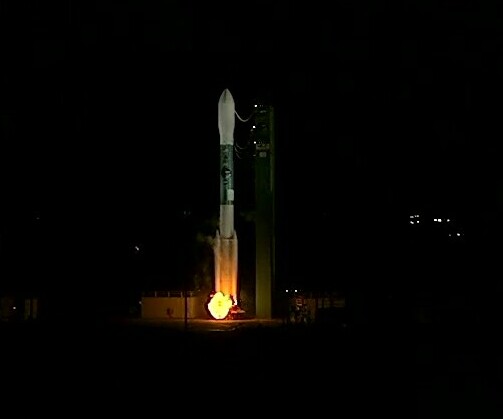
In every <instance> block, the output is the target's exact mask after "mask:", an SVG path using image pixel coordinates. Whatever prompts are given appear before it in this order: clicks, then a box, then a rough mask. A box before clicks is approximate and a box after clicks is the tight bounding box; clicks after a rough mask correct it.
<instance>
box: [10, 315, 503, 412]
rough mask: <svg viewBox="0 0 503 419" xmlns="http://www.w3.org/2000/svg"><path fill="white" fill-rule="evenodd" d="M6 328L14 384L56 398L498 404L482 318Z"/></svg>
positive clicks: (169, 407) (312, 405)
mask: <svg viewBox="0 0 503 419" xmlns="http://www.w3.org/2000/svg"><path fill="white" fill-rule="evenodd" d="M0 332H1V334H2V339H1V341H2V348H3V355H4V357H3V360H4V362H3V364H4V368H3V376H4V383H5V384H7V388H8V391H9V392H11V393H12V394H18V395H19V394H24V395H28V394H29V395H30V400H33V399H32V397H34V398H36V397H38V396H42V398H45V400H47V398H46V397H52V398H53V399H54V398H56V399H57V401H56V400H55V399H54V400H55V401H54V403H55V404H56V405H60V404H61V403H62V402H63V401H65V402H70V401H73V402H72V403H77V404H76V406H81V404H82V403H84V401H83V400H85V403H84V405H86V406H98V404H99V403H102V401H104V403H105V404H106V405H113V406H115V408H116V409H120V410H122V409H124V408H125V409H126V410H128V406H129V405H130V404H131V403H134V404H139V405H140V406H143V408H144V409H152V410H154V411H156V412H157V415H158V414H159V413H162V414H163V415H168V414H173V413H174V412H175V411H176V412H180V409H182V408H185V409H187V415H189V416H192V415H196V414H198V413H196V412H197V411H198V410H200V409H201V410H202V411H203V412H204V411H206V413H205V414H210V413H211V412H212V411H213V410H218V411H220V413H219V415H220V416H221V414H222V413H223V414H225V415H226V416H236V415H237V416H242V415H245V416H246V417H248V416H249V415H251V414H252V412H256V413H258V414H260V413H262V414H264V413H267V415H270V412H271V411H270V410H269V409H276V410H275V411H277V412H278V414H279V413H280V412H283V413H284V415H291V414H295V415H297V416H299V415H303V416H304V415H314V416H326V415H329V416H332V415H336V413H337V414H339V413H342V412H343V411H346V412H349V413H352V415H351V417H360V416H361V414H362V415H363V414H365V416H362V417H367V415H369V414H371V415H372V416H381V414H384V413H383V412H386V414H385V415H384V417H390V416H393V417H395V414H396V417H403V418H413V417H418V418H437V417H442V418H447V417H453V418H454V417H456V418H459V417H480V418H490V417H498V416H499V413H500V410H499V408H500V407H499V406H498V403H500V398H499V394H500V393H499V392H500V390H501V388H502V387H501V382H500V378H501V366H502V364H501V355H500V353H496V352H498V350H497V349H496V346H494V345H493V346H492V349H490V348H491V347H490V346H486V344H487V345H489V344H490V341H488V340H487V339H486V337H485V335H483V334H482V333H481V332H480V331H479V332H477V331H474V330H472V331H468V330H466V331H465V332H463V333H458V332H456V333H454V332H453V333H451V334H445V333H444V334H441V333H440V334H439V333H437V332H438V331H434V330H429V329H422V330H420V329H410V330H390V329H388V330H384V329H383V330H377V329H373V330H370V329H368V328H363V327H361V328H356V327H346V328H341V327H335V326H333V325H323V326H318V325H316V324H313V325H286V324H283V323H282V322H281V321H254V320H245V321H211V320H210V321H194V320H189V321H188V322H187V324H185V323H184V321H183V320H181V321H177V320H171V321H169V320H159V321H145V320H139V319H136V320H115V321H109V322H93V323H89V324H84V323H78V324H74V323H72V322H69V321H66V322H61V323H51V324H44V323H33V324H18V325H8V324H3V325H0ZM498 362H499V363H498ZM6 394H7V393H5V392H4V396H6ZM100 406H101V404H100ZM235 409H237V410H235ZM222 410H223V411H224V412H222ZM63 411H64V410H63ZM118 414H119V413H118V411H117V412H116V415H118ZM215 414H216V412H215ZM145 415H146V413H144V415H143V416H145ZM56 416H58V415H56ZM67 417H68V416H67ZM70 417H72V415H70ZM114 417H115V416H114Z"/></svg>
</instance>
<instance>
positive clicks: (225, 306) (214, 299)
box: [207, 291, 234, 320]
mask: <svg viewBox="0 0 503 419" xmlns="http://www.w3.org/2000/svg"><path fill="white" fill-rule="evenodd" d="M233 305H234V302H233V301H232V297H231V296H230V295H225V294H224V293H222V292H221V291H219V292H216V293H215V294H213V295H210V301H209V302H208V305H207V307H208V311H209V312H210V314H211V316H212V317H213V318H214V319H216V320H222V319H225V318H226V317H227V316H228V315H229V312H230V310H231V308H232V306H233Z"/></svg>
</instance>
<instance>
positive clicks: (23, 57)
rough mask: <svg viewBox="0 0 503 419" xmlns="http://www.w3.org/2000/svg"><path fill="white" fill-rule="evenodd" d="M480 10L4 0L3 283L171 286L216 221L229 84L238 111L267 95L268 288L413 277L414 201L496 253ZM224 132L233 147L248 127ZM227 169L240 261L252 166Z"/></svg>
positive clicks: (494, 24) (483, 10) (496, 63)
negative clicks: (271, 123)
mask: <svg viewBox="0 0 503 419" xmlns="http://www.w3.org/2000/svg"><path fill="white" fill-rule="evenodd" d="M492 7H493V8H491V7H490V6H489V5H487V4H485V5H483V4H480V5H478V6H477V7H475V6H473V7H472V6H468V5H463V4H460V3H459V2H449V3H443V4H442V5H440V4H438V2H433V1H431V2H425V1H417V2H412V1H411V2H404V3H402V4H394V2H392V3H391V4H389V5H383V4H382V3H379V2H377V3H376V2H370V1H369V2H365V1H357V2H353V1H351V2H349V1H345V2H337V3H333V2H326V3H323V5H320V6H318V7H314V4H313V6H312V7H309V8H308V9H306V8H305V6H304V5H303V4H302V3H297V2H288V1H279V2H274V4H270V3H269V2H265V1H258V2H250V3H249V4H247V5H246V7H244V6H241V7H239V8H236V6H235V3H234V2H229V1H225V2H217V3H214V2H207V3H204V5H197V4H193V3H192V2H185V1H178V2H175V1H169V2H164V3H162V2H159V3H155V4H154V3H152V4H148V3H146V2H141V1H133V0H131V1H127V2H110V1H97V2H82V4H76V2H72V1H67V2H49V3H47V2H34V1H28V2H10V3H8V4H2V6H1V12H0V28H1V29H0V31H1V39H2V72H1V74H2V76H1V90H0V118H1V121H0V122H1V131H0V135H1V146H2V148H1V152H0V156H1V163H0V170H1V193H2V198H1V201H0V202H1V206H0V210H1V219H0V255H1V260H2V262H1V267H0V269H1V271H2V274H1V277H2V288H3V289H6V290H9V289H16V290H28V291H29V292H34V293H38V292H42V293H43V292H47V293H49V292H52V291H55V290H59V291H61V290H62V289H64V290H65V292H72V293H79V292H82V290H85V292H87V293H94V292H96V289H99V290H101V292H103V293H106V292H119V293H120V292H128V291H129V290H134V291H137V290H141V289H148V288H155V287H164V288H177V287H179V286H180V284H181V280H182V279H181V278H183V277H184V276H186V275H192V274H193V273H192V271H190V269H189V270H188V269H187V266H191V265H193V264H194V260H196V259H197V258H199V257H202V256H201V254H204V249H203V248H204V246H203V245H202V244H201V243H202V242H204V238H205V237H209V236H211V235H213V234H214V232H215V228H216V224H215V223H216V217H217V216H218V204H219V195H218V194H219V187H218V165H219V162H218V156H219V136H218V128H217V102H218V98H219V96H220V93H221V92H222V90H223V89H225V88H229V89H230V91H231V93H232V94H233V96H234V98H235V101H236V110H237V112H238V113H239V114H240V116H241V117H243V118H246V117H248V116H249V115H250V114H251V112H252V111H253V104H254V101H256V100H259V99H260V100H262V101H264V102H265V103H269V104H271V105H273V106H274V108H275V112H276V124H277V127H276V128H277V131H276V141H277V172H276V177H277V241H278V259H277V264H278V265H277V269H278V284H279V285H281V286H289V285H290V284H302V285H303V286H306V287H312V288H320V287H321V288H322V287H323V286H326V285H327V284H330V285H331V286H333V285H334V283H336V284H345V285H346V286H347V284H360V283H367V282H368V281H369V278H374V277H376V276H380V277H382V275H383V274H384V276H385V277H389V278H394V279H393V280H390V284H391V285H390V286H391V287H392V286H393V284H395V283H397V282H400V279H403V278H404V277H407V275H417V272H415V270H414V268H413V267H411V266H410V264H407V263H406V262H410V259H407V256H406V254H407V252H408V249H410V247H409V246H411V245H410V243H411V235H412V234H413V233H411V230H410V229H409V225H408V221H409V216H410V215H411V214H414V213H419V212H420V213H422V214H423V213H424V214H426V213H427V214H429V215H430V214H433V213H438V214H439V215H441V216H444V214H448V215H450V216H451V217H454V218H456V220H459V222H460V223H461V224H462V225H463V228H464V229H465V231H466V245H467V246H471V247H468V248H469V249H472V248H477V249H480V248H481V247H484V248H487V249H493V251H494V254H496V251H497V250H496V249H497V248H498V247H497V246H499V244H498V240H497V237H498V234H499V232H501V230H502V229H501V221H500V220H501V210H502V205H503V200H502V198H503V195H502V180H503V177H502V169H501V167H502V165H501V164H500V158H501V152H500V146H499V143H500V139H501V134H502V130H501V124H500V122H499V119H500V118H499V117H500V114H501V103H500V102H501V101H500V99H499V98H500V97H501V93H502V92H503V89H502V87H503V83H502V81H503V61H502V58H501V57H502V56H503V55H502V47H503V36H502V29H501V28H502V25H501V18H500V16H501V10H500V8H499V6H495V5H494V4H493V6H492ZM236 124H237V127H236V132H235V141H236V142H239V143H245V142H246V141H247V130H248V129H249V125H247V124H245V123H241V122H239V121H236ZM235 164H236V172H237V174H236V176H237V177H236V186H235V189H236V203H235V204H236V213H237V214H238V215H237V220H236V228H237V231H238V237H239V240H240V252H241V253H240V255H243V256H242V258H243V262H242V263H243V264H244V267H243V270H244V271H246V269H247V265H246V264H248V266H250V263H252V261H253V259H252V257H250V253H249V251H251V250H250V249H253V237H252V234H253V228H252V227H251V226H250V223H249V222H248V221H247V218H246V214H247V213H248V212H249V211H250V210H251V209H252V208H250V206H251V203H252V198H251V197H252V196H253V183H252V182H251V179H252V178H251V176H252V172H251V169H250V167H251V164H250V161H249V160H246V159H243V160H239V159H238V160H236V163H235ZM194 243H199V244H200V245H198V246H195V245H194ZM422 243H423V242H422ZM424 243H426V242H424ZM424 243H423V244H424ZM428 243H430V242H428ZM135 246H138V247H137V248H136V247H135ZM428 246H429V245H428ZM205 257H207V254H206V256H205ZM240 257H241V256H240ZM399 261H400V262H399ZM402 262H403V263H402ZM423 265H424V264H423ZM188 271H190V272H191V273H188ZM362 278H366V279H362ZM61 292H62V291H61Z"/></svg>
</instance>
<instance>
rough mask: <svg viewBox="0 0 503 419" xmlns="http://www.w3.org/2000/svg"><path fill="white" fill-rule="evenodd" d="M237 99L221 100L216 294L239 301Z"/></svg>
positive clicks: (227, 96)
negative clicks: (235, 142) (235, 100)
mask: <svg viewBox="0 0 503 419" xmlns="http://www.w3.org/2000/svg"><path fill="white" fill-rule="evenodd" d="M234 126H235V105H234V98H233V97H232V95H231V92H230V91H229V90H228V89H225V90H224V91H223V92H222V94H221V95H220V99H219V100H218V131H219V133H220V219H219V226H218V231H217V233H216V240H215V249H214V250H215V291H216V292H219V291H220V292H222V293H223V294H225V295H230V296H231V297H232V298H233V300H234V303H237V299H238V295H237V292H238V289H237V288H238V287H237V235H236V231H235V230H234Z"/></svg>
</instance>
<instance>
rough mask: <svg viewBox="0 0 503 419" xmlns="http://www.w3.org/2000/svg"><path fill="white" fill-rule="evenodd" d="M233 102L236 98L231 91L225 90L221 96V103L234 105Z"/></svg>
mask: <svg viewBox="0 0 503 419" xmlns="http://www.w3.org/2000/svg"><path fill="white" fill-rule="evenodd" d="M233 102H234V98H233V97H232V95H231V92H230V90H229V89H225V90H224V91H223V92H222V94H221V95H220V103H233Z"/></svg>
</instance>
